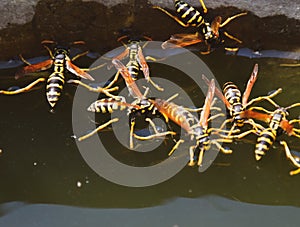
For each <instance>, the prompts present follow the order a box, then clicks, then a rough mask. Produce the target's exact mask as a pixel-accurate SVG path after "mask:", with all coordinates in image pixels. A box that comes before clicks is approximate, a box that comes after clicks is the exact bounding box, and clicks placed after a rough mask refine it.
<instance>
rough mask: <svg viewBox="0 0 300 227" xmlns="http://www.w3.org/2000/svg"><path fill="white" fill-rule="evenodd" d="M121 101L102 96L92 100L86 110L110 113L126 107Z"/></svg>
mask: <svg viewBox="0 0 300 227" xmlns="http://www.w3.org/2000/svg"><path fill="white" fill-rule="evenodd" d="M122 104H123V102H120V100H116V99H114V98H104V99H100V100H97V101H95V102H93V103H92V104H91V105H90V106H89V107H88V111H90V112H94V113H112V112H114V111H116V110H121V111H122V110H124V109H126V108H127V106H126V105H122Z"/></svg>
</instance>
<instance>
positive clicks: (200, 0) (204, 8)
mask: <svg viewBox="0 0 300 227" xmlns="http://www.w3.org/2000/svg"><path fill="white" fill-rule="evenodd" d="M199 2H200V4H201V6H202V8H203V12H204V13H207V8H206V6H205V4H204V1H203V0H199Z"/></svg>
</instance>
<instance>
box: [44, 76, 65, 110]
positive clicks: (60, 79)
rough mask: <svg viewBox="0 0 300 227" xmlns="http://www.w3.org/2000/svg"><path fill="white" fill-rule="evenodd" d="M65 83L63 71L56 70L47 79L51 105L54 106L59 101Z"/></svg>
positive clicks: (47, 92) (47, 91) (47, 93)
mask: <svg viewBox="0 0 300 227" xmlns="http://www.w3.org/2000/svg"><path fill="white" fill-rule="evenodd" d="M64 83H65V78H64V76H63V74H62V73H57V72H54V73H52V74H51V75H50V76H49V78H48V80H47V87H46V95H47V100H48V102H49V104H50V106H51V107H54V106H55V104H56V103H57V101H58V99H59V97H60V95H61V91H62V89H63V85H64Z"/></svg>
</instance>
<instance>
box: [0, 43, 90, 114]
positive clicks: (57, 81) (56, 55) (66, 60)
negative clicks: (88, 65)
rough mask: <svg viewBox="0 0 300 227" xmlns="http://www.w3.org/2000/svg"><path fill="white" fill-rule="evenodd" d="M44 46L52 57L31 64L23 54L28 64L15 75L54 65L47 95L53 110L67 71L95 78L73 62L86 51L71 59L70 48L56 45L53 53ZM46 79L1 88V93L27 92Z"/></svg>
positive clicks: (48, 80) (47, 87)
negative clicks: (8, 89)
mask: <svg viewBox="0 0 300 227" xmlns="http://www.w3.org/2000/svg"><path fill="white" fill-rule="evenodd" d="M53 43H55V42H53V41H49V40H45V41H43V42H42V44H53ZM83 43H84V42H83V41H77V42H74V43H72V44H83ZM55 44H56V43H55ZM44 47H45V48H46V49H47V50H48V52H49V54H50V57H51V58H50V59H48V60H46V61H43V62H40V63H37V64H33V65H31V64H30V63H29V62H27V61H26V60H25V59H23V57H22V56H21V59H22V60H23V61H24V62H25V63H27V64H28V65H27V66H25V67H24V68H23V69H22V70H21V71H19V72H17V73H16V75H15V77H16V79H18V78H20V77H22V76H24V75H25V74H29V73H33V72H38V71H44V70H47V69H49V68H51V67H52V73H51V74H50V75H49V77H48V79H47V82H46V83H47V86H46V96H47V101H48V103H49V104H50V106H51V108H52V110H53V108H54V106H55V104H56V103H57V101H58V99H59V97H60V95H61V92H62V90H63V86H64V83H65V71H69V72H71V73H73V74H74V75H76V76H78V77H81V78H84V79H88V80H92V81H93V80H94V78H93V77H92V76H91V75H90V74H88V73H87V72H86V71H87V70H88V69H81V68H79V67H77V66H76V65H74V64H73V63H72V61H74V60H75V59H77V58H78V57H80V56H83V55H85V54H86V52H84V53H81V54H78V55H76V56H75V57H73V58H72V59H71V58H70V52H69V49H68V48H65V47H60V46H57V47H55V49H54V52H53V53H52V51H51V50H50V49H49V47H47V46H46V45H44ZM45 80H46V79H45V78H42V77H41V78H38V79H37V80H35V81H34V82H32V83H30V84H29V85H27V86H26V87H24V88H20V89H17V90H13V91H4V90H1V91H0V94H6V95H15V94H19V93H22V92H27V91H29V90H30V89H32V88H33V87H34V86H35V85H37V84H38V83H40V82H44V81H45Z"/></svg>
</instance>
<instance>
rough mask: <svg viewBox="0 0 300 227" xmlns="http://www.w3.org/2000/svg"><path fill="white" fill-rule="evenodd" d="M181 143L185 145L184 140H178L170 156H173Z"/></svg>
mask: <svg viewBox="0 0 300 227" xmlns="http://www.w3.org/2000/svg"><path fill="white" fill-rule="evenodd" d="M181 143H184V140H182V139H180V140H178V141H177V142H176V144H175V145H174V146H173V148H172V150H171V151H170V152H169V154H168V155H169V156H171V155H172V154H173V153H174V151H175V150H176V149H177V148H178V147H179V145H180V144H181Z"/></svg>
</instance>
